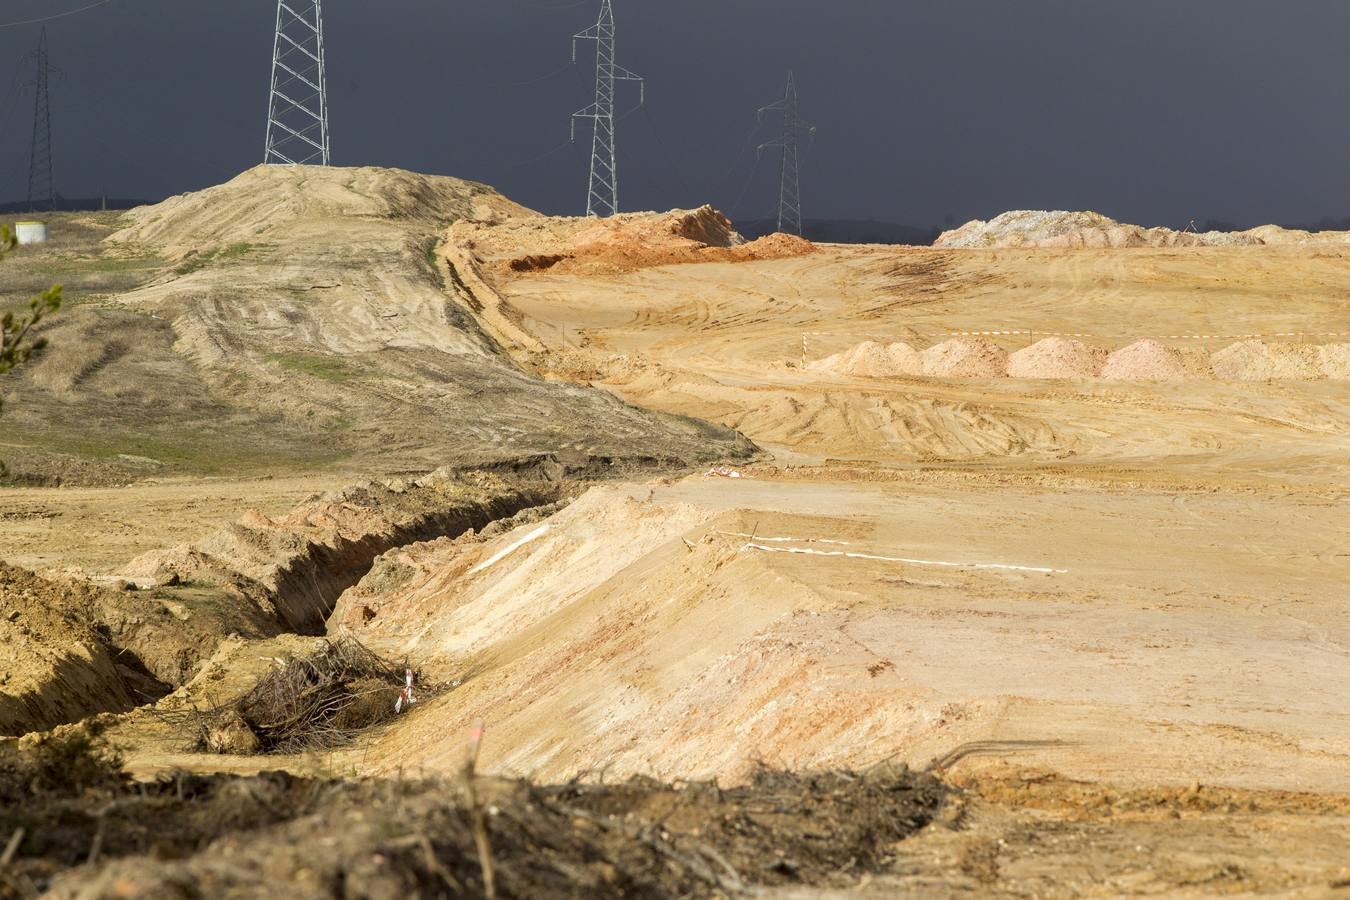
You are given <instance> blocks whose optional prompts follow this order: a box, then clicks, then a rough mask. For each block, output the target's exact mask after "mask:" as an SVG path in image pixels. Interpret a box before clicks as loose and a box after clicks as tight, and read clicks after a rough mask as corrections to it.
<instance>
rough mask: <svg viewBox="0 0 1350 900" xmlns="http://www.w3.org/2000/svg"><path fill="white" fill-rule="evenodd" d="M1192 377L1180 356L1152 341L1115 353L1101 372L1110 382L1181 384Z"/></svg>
mask: <svg viewBox="0 0 1350 900" xmlns="http://www.w3.org/2000/svg"><path fill="white" fill-rule="evenodd" d="M1189 376H1190V372H1189V371H1188V370H1187V368H1186V361H1185V360H1184V359H1183V358H1182V356H1181V354H1180V353H1178V352H1177V351H1175V350H1173V349H1172V348H1171V347H1168V346H1165V345H1164V344H1160V343H1158V342H1157V341H1155V340H1153V339H1152V338H1146V339H1144V340H1142V341H1135V342H1134V343H1133V344H1130V345H1129V346H1128V347H1124V348H1122V349H1120V350H1117V351H1116V352H1115V353H1112V354H1111V355H1110V356H1108V357H1107V358H1106V365H1105V366H1103V367H1102V372H1101V377H1102V378H1105V379H1107V380H1110V381H1179V380H1181V379H1183V378H1187V377H1189Z"/></svg>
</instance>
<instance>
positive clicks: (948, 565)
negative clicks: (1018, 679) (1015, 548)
mask: <svg viewBox="0 0 1350 900" xmlns="http://www.w3.org/2000/svg"><path fill="white" fill-rule="evenodd" d="M745 549H747V550H759V551H761V552H763V553H801V554H806V555H809V556H838V557H846V558H848V559H870V560H876V561H878V562H897V563H908V564H909V565H912V566H938V567H941V568H944V569H1002V570H1005V571H1010V572H1036V573H1039V574H1042V575H1067V574H1068V573H1069V570H1068V569H1047V568H1043V567H1040V566H1012V565H1004V564H1003V563H955V562H941V561H939V560H932V559H908V558H906V557H903V556H877V555H875V554H872V553H848V552H845V551H843V550H810V549H808V548H806V547H766V546H764V545H763V544H756V543H753V542H752V543H748V544H746V545H745Z"/></svg>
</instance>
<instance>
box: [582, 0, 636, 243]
mask: <svg viewBox="0 0 1350 900" xmlns="http://www.w3.org/2000/svg"><path fill="white" fill-rule="evenodd" d="M577 41H595V102H594V103H592V104H591V105H590V106H588V107H586V108H585V109H583V110H581V111H580V112H575V113H573V114H572V140H574V141H575V140H576V139H577V119H593V120H594V121H595V137H594V139H593V140H592V142H591V182H590V191H589V193H588V194H587V195H586V215H588V216H600V217H602V218H603V217H605V216H612V215H614V214H615V213H617V212H618V211H619V164H618V156H617V155H616V153H615V150H614V83H615V82H616V81H636V82H638V83H639V84H640V85H641V88H640V90H641V94H640V98H641V99H640V100H639V105H642V104H643V103H646V102H647V82H646V80H645V79H644V78H643V77H642V76H641V75H635V74H633V73H632V72H630V71H628V70H627V69H625V68H624V67H623V66H620V65H618V64H617V63H616V62H615V53H614V8H613V6H612V5H611V4H610V0H601V3H600V20H599V21H598V22H596V24H595V25H594V26H593V27H591V28H587V29H586V30H585V31H583V32H581V33H580V34H577V35H573V37H572V62H573V63H575V62H576V61H577Z"/></svg>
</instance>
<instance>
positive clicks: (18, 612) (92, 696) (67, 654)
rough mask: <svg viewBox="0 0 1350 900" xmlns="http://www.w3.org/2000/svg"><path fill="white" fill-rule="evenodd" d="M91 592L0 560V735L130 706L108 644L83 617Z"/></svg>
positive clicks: (90, 603) (129, 694)
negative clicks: (53, 580) (45, 577)
mask: <svg viewBox="0 0 1350 900" xmlns="http://www.w3.org/2000/svg"><path fill="white" fill-rule="evenodd" d="M91 593H93V592H92V591H91V590H90V589H89V588H85V587H81V586H77V585H61V584H56V583H53V582H50V581H46V580H45V579H42V578H39V577H37V576H36V575H34V574H32V573H31V572H26V571H24V570H22V569H16V568H13V567H11V566H8V565H5V564H4V563H0V735H15V734H24V733H25V732H28V731H38V730H43V729H48V728H53V727H55V726H57V725H61V724H63V723H66V722H74V721H76V720H78V719H81V718H84V717H85V716H89V715H93V714H94V713H98V712H104V711H119V712H120V711H124V710H128V709H130V708H131V707H132V706H133V705H135V695H134V693H133V690H132V688H131V687H130V686H129V685H128V684H127V682H126V680H125V679H124V678H123V674H122V672H121V671H119V668H118V666H117V663H116V662H115V657H114V653H113V651H112V649H111V648H110V646H109V644H108V642H107V640H106V639H105V638H104V636H103V635H102V634H100V633H99V632H97V631H96V630H95V629H94V628H93V627H92V623H91V621H90V619H89V618H88V611H89V609H90V608H91V607H92V606H94V605H95V601H94V600H93V598H92V597H91V596H90V595H91Z"/></svg>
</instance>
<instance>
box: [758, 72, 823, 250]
mask: <svg viewBox="0 0 1350 900" xmlns="http://www.w3.org/2000/svg"><path fill="white" fill-rule="evenodd" d="M773 110H781V111H782V113H783V138H782V140H779V141H770V142H769V143H767V144H760V145H759V151H760V152H761V153H762V152H764V150H765V148H768V147H781V148H783V177H782V182H781V184H780V185H779V188H778V230H779V231H781V232H783V233H785V234H795V235H799V236H800V235H801V233H802V184H801V136H802V133H803V132H806V133H808V134H810V135H811V136H812V137H813V138H814V136H815V133H816V126H814V125H812V124H811V123H810V122H807V121H806V120H805V119H803V118H802V117H801V108H800V106H799V105H798V102H797V76H796V75H795V74H793V73H792V72H791V71H789V72H788V80H787V90H786V91H785V92H784V94H783V99H782V100H779V101H778V102H777V103H770V104H769V105H768V106H764V107H761V108H760V110H759V118H760V119H761V120H763V118H764V114H765V113H767V112H770V111H773Z"/></svg>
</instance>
